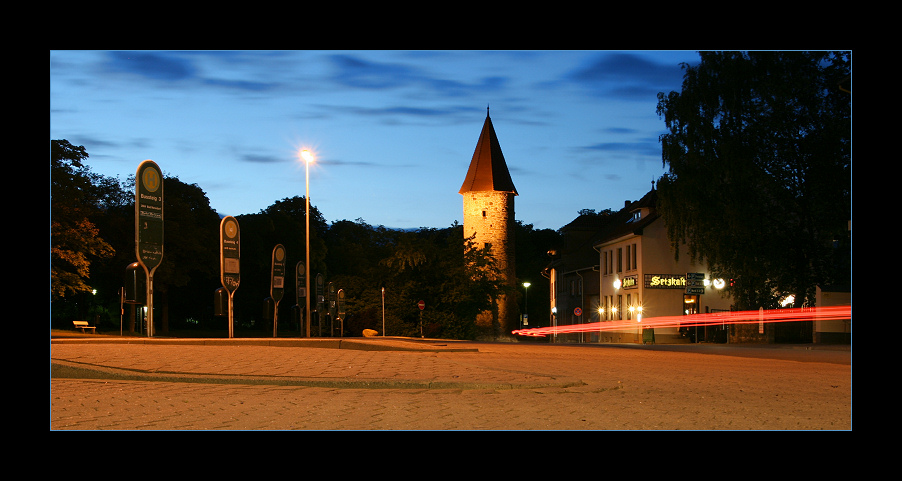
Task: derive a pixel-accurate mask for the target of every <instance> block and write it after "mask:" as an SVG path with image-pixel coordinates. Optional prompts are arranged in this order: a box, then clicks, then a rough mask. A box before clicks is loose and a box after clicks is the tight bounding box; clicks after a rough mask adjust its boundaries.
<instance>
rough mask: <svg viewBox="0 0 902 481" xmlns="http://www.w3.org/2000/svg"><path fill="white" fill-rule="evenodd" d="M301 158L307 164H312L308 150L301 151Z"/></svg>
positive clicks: (311, 155)
mask: <svg viewBox="0 0 902 481" xmlns="http://www.w3.org/2000/svg"><path fill="white" fill-rule="evenodd" d="M301 158H302V159H304V161H306V162H307V163H313V154H311V153H310V151H309V150H302V151H301Z"/></svg>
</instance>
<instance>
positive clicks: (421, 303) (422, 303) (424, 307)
mask: <svg viewBox="0 0 902 481" xmlns="http://www.w3.org/2000/svg"><path fill="white" fill-rule="evenodd" d="M417 307H419V308H420V310H421V311H422V310H423V309H426V301H420V302H418V303H417Z"/></svg>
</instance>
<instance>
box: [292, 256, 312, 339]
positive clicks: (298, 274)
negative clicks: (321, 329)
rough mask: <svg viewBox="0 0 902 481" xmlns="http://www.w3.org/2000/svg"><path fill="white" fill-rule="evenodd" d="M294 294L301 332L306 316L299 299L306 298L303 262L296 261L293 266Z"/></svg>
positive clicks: (305, 271) (305, 276) (305, 270)
mask: <svg viewBox="0 0 902 481" xmlns="http://www.w3.org/2000/svg"><path fill="white" fill-rule="evenodd" d="M294 271H295V276H294V279H295V291H294V292H295V295H296V299H297V301H296V303H297V306H298V310H299V311H300V312H299V315H298V323H299V324H298V331H301V332H303V329H302V326H303V325H304V324H303V323H304V320H305V319H304V316H306V314H307V312H306V311H305V310H304V309H302V308H301V299H306V297H307V269H305V268H304V263H303V262H298V263H297V266H295V269H294ZM307 337H310V333H309V332H308V333H307Z"/></svg>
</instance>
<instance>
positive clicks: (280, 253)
mask: <svg viewBox="0 0 902 481" xmlns="http://www.w3.org/2000/svg"><path fill="white" fill-rule="evenodd" d="M284 294H285V247H283V246H282V244H276V246H275V247H274V248H273V250H272V270H271V276H270V283H269V295H270V296H272V298H273V300H275V301H276V305H278V304H279V301H281V300H282V296H283V295H284Z"/></svg>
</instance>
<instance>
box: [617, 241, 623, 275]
mask: <svg viewBox="0 0 902 481" xmlns="http://www.w3.org/2000/svg"><path fill="white" fill-rule="evenodd" d="M617 272H623V248H622V247H618V248H617Z"/></svg>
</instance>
